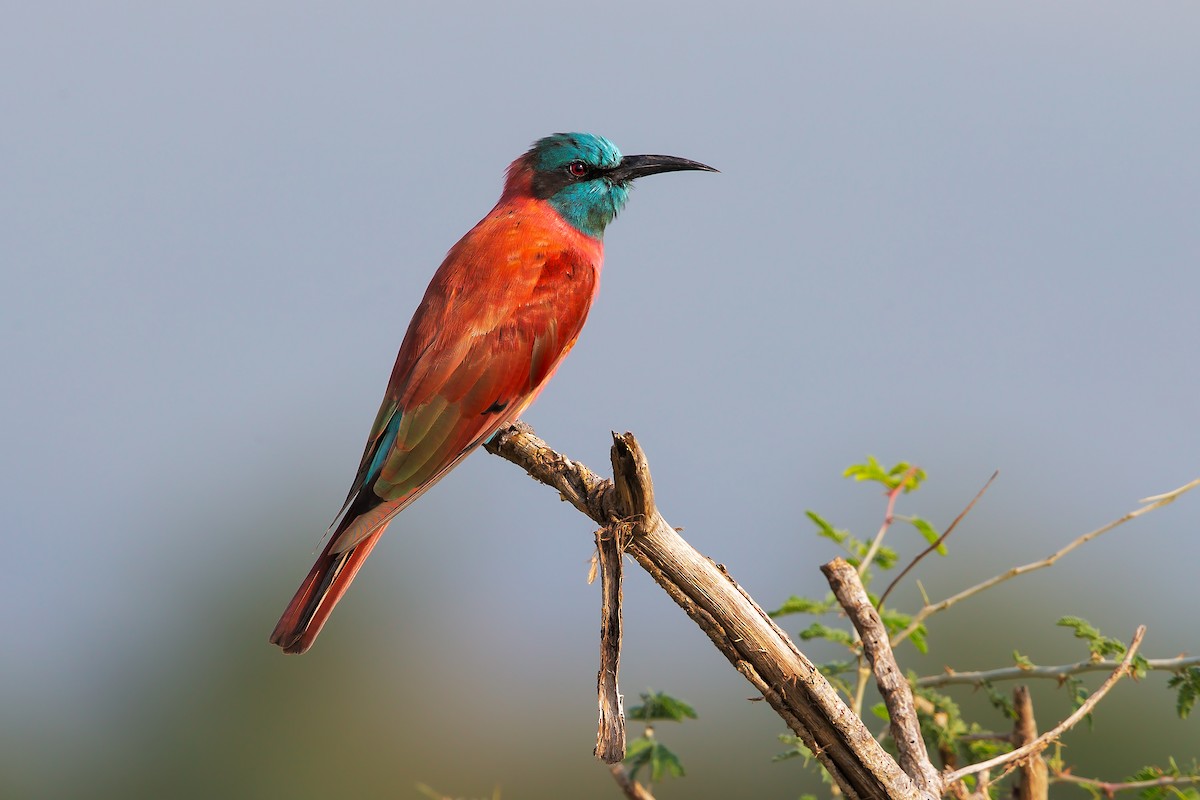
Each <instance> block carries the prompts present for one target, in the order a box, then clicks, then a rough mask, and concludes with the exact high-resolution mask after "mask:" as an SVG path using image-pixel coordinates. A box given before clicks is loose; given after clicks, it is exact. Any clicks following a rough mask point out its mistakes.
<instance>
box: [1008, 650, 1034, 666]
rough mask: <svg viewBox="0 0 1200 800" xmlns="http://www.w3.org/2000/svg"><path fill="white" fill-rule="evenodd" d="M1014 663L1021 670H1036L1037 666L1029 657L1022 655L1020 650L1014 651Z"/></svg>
mask: <svg viewBox="0 0 1200 800" xmlns="http://www.w3.org/2000/svg"><path fill="white" fill-rule="evenodd" d="M1013 663H1014V664H1016V665H1017V666H1018V667H1020V668H1021V669H1034V668H1035V667H1036V666H1037V665H1036V664H1034V663H1033V662H1032V661H1031V660H1030V659H1029V656H1026V655H1022V654H1021V653H1020V651H1018V650H1013Z"/></svg>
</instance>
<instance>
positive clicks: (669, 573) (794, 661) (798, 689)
mask: <svg viewBox="0 0 1200 800" xmlns="http://www.w3.org/2000/svg"><path fill="white" fill-rule="evenodd" d="M485 448H486V449H487V450H488V452H491V453H493V454H495V455H499V456H501V457H502V458H505V459H507V460H508V461H512V462H513V463H514V464H517V465H518V466H520V467H521V468H522V469H524V470H525V471H526V472H528V473H529V474H530V475H531V476H532V477H533V478H535V479H536V480H539V481H541V482H542V483H545V484H546V485H548V486H551V487H553V488H555V489H557V490H558V491H559V493H560V494H561V496H562V497H563V499H564V500H567V501H568V502H570V503H571V504H572V505H574V506H575V507H576V508H577V509H579V510H580V511H582V512H583V513H584V514H586V515H587V516H589V517H590V518H591V519H592V520H594V521H595V522H597V523H598V524H600V525H602V526H607V525H610V524H612V523H614V522H618V523H620V522H625V523H630V524H632V526H633V528H634V536H633V537H632V539H631V542H630V544H629V547H628V552H629V554H630V555H631V556H633V558H634V559H635V560H636V561H637V562H638V564H639V565H641V566H642V568H643V569H645V570H646V571H647V572H648V573H649V574H650V576H651V577H652V578H653V579H654V580H655V582H657V583H658V584H659V585H660V586H662V588H663V589H664V590H665V591H666V592H667V594H668V595H670V597H671V598H672V599H674V600H675V602H676V603H678V604H679V606H680V607H681V608H683V609H684V611H685V612H686V613H687V614H688V616H689V617H691V618H692V620H693V621H694V622H696V624H697V625H699V626H700V628H701V629H702V630H704V632H705V633H706V634H708V636H709V638H710V639H711V640H712V642H713V644H715V645H716V647H717V649H718V650H720V651H721V653H723V654H724V655H725V657H726V658H727V659H728V660H729V662H730V663H731V664H733V666H734V667H735V668H736V669H737V670H738V671H739V672H741V673H742V675H744V676H745V677H746V679H747V680H749V681H750V682H751V683H752V684H754V686H755V687H756V688H757V689H758V690H759V691H760V692H761V693H762V695H763V697H764V698H765V699H766V700H767V702H768V703H770V704H771V706H772V707H773V708H774V709H775V710H776V712H777V713H778V714H779V716H780V717H781V718H782V719H783V720H784V722H785V723H787V725H788V727H789V728H791V729H792V730H793V731H794V732H795V733H796V734H797V736H799V737H800V739H801V741H803V742H804V744H805V746H807V747H808V748H809V749H810V750H811V751H812V752H813V753H814V754H815V755H816V757H817V758H818V759H819V760H820V762H821V764H822V765H823V766H824V767H825V768H826V769H827V770H828V771H829V773H830V775H831V776H832V777H833V779H834V781H835V782H836V783H837V784H838V786H839V787H840V788H841V789H842V791H843V792H844V793H845V795H846V796H847V797H848V798H851V799H852V800H853V799H854V798H863V799H864V800H866V799H867V798H871V799H872V800H883V798H890V800H908V799H911V800H916V798H928V797H931V796H936V794H937V793H936V792H935V793H932V795H931V794H929V793H925V792H922V791H920V790H919V789H918V787H917V785H916V784H915V783H914V782H913V780H912V779H911V778H909V777H908V776H907V775H906V774H905V773H904V772H903V770H901V769H900V767H899V765H898V764H897V763H896V762H895V761H894V760H893V759H892V758H891V756H889V755H888V754H887V752H886V751H884V749H883V748H882V747H881V746H880V745H879V743H878V742H877V741H875V738H874V737H873V736H871V734H870V732H869V731H868V730H867V729H866V727H865V726H864V725H863V723H862V721H861V720H860V719H859V718H858V717H857V716H855V715H854V713H853V712H852V711H851V710H850V709H849V708H848V707H847V706H846V704H845V703H844V702H842V700H841V698H840V697H838V695H837V692H836V691H835V690H834V688H833V687H832V686H830V684H829V682H828V681H827V680H825V678H824V676H822V675H821V673H820V672H818V671H817V669H816V667H815V666H813V664H812V662H811V661H809V660H808V658H806V657H805V656H804V655H803V654H802V653H801V652H800V651H799V650H798V649H797V648H796V646H795V644H793V643H792V641H791V640H790V639H789V638H788V637H787V635H786V634H785V633H784V632H783V630H782V629H781V628H779V626H778V625H776V624H775V622H774V621H773V620H771V619H770V617H768V616H767V615H766V613H765V612H764V611H763V610H762V608H760V607H759V605H758V604H757V603H755V602H754V601H753V600H752V599H751V598H750V596H749V595H748V594H746V593H745V592H743V591H742V590H741V588H740V587H739V586H738V585H737V584H736V583H735V582H734V581H733V579H732V578H730V577H729V574H728V573H727V572H726V571H725V569H724V568H723V567H720V566H718V565H717V564H715V563H713V562H712V561H711V560H710V559H708V558H705V557H704V556H702V555H701V554H700V553H698V552H696V550H695V549H693V548H692V547H691V546H690V545H689V544H688V543H687V542H685V541H684V540H683V538H682V537H680V536H679V534H678V533H677V532H676V531H675V529H674V528H673V527H672V526H671V525H669V524H668V523H667V521H666V520H665V519H663V517H662V515H661V514H660V513H659V512H658V510H657V508H656V507H655V506H654V493H653V484H652V483H651V481H650V473H649V468H648V466H647V465H646V459H645V456H644V455H643V453H642V451H641V448H640V447H639V446H638V444H637V441H636V440H635V439H634V437H633V436H632V435H631V434H624V435H616V434H614V436H613V450H614V452H613V463H614V468H615V470H616V477H617V485H618V486H620V487H621V488H620V489H617V488H614V486H613V484H612V483H611V482H609V481H605V480H603V479H601V478H599V477H598V476H596V474H595V473H593V472H592V471H591V470H589V469H587V467H584V466H583V465H582V464H579V463H577V462H574V461H571V460H570V459H568V458H566V457H564V456H562V455H560V454H559V453H556V452H555V451H554V450H552V449H551V448H550V447H549V446H548V445H547V444H546V443H545V442H543V441H542V440H541V439H539V438H537V436H535V435H534V433H533V431H532V429H530V428H529V427H528V426H527V425H524V424H522V423H517V424H516V425H513V426H510V427H508V428H505V429H503V430H501V431H500V432H499V433H498V434H497V435H496V436H495V437H493V438H492V439H491V440H490V441H489V442H488V443H487V444H486V445H485Z"/></svg>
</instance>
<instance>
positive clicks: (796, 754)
mask: <svg viewBox="0 0 1200 800" xmlns="http://www.w3.org/2000/svg"><path fill="white" fill-rule="evenodd" d="M779 741H781V742H783V743H784V744H789V745H791V746H792V749H791V750H784V751H783V752H782V753H777V754H775V755H774V756H772V757H771V760H772V761H787V760H788V759H790V758H803V759H804V764H805V766H808V762H810V761H812V758H813V754H812V751H811V750H809V749H808V747H806V746H805V744H804V740H803V739H801V738H800V737H799V736H792V735H791V734H787V733H781V734H779Z"/></svg>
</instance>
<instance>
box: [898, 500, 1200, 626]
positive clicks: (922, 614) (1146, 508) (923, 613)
mask: <svg viewBox="0 0 1200 800" xmlns="http://www.w3.org/2000/svg"><path fill="white" fill-rule="evenodd" d="M1197 486H1200V478H1197V479H1196V480H1194V481H1192V482H1191V483H1188V484H1185V485H1184V486H1180V487H1179V488H1178V489H1175V490H1173V491H1170V492H1166V493H1165V494H1158V495H1154V496H1153V497H1146V498H1144V499H1142V500H1141V502H1142V503H1145V505H1143V506H1142V507H1141V508H1136V509H1134V510H1133V511H1130V512H1129V513H1127V514H1125V515H1123V516H1121V517H1119V518H1117V519H1115V520H1113V521H1112V522H1110V523H1108V524H1107V525H1102V526H1101V527H1099V528H1096V529H1095V530H1094V531H1089V532H1088V533H1085V534H1083V535H1082V536H1080V537H1078V538H1076V539H1074V540H1073V541H1072V542H1070V543H1069V544H1067V545H1066V546H1065V547H1063V548H1062V549H1061V550H1057V551H1056V552H1054V553H1053V554H1051V555H1049V556H1047V557H1046V558H1044V559H1042V560H1041V561H1034V562H1032V563H1029V564H1025V565H1024V566H1021V567H1013V568H1012V569H1010V570H1007V571H1005V572H1002V573H1000V574H999V575H995V576H993V577H991V578H988V579H987V580H986V581H983V582H982V583H977V584H975V585H974V586H972V587H970V588H968V589H963V590H962V591H961V592H959V593H958V594H956V595H954V596H952V597H948V598H946V599H945V600H942V601H941V602H939V603H934V604H932V605H930V604H928V603H926V604H925V606H924V607H923V608H922V609H921V610H920V611H918V612H917V613H916V614H915V615H914V616H913V619H912V622H910V623H909V625H908V627H907V628H905V629H904V630H902V631H900V632H899V633H897V634H896V635H895V636H893V637H892V647H895V646H896V645H898V644H899V643H900V642H902V641H904V640H905V639H907V638H908V637H909V636H911V635H912V633H913V631H915V630H917V628H919V627H920V626H921V623H923V622H924V621H925V620H926V619H927V618H928V617H929V616H930V615H932V614H936V613H938V612H939V611H945V610H946V609H947V608H949V607H950V606H952V605H955V604H956V603H960V602H962V601H963V600H966V599H967V598H968V597H972V596H974V595H977V594H979V593H980V592H982V591H984V590H986V589H990V588H992V587H993V586H995V585H996V584H998V583H1003V582H1004V581H1006V580H1009V579H1010V578H1015V577H1017V576H1018V575H1024V574H1025V573H1027V572H1033V571H1034V570H1038V569H1042V568H1043V567H1049V566H1052V565H1053V564H1054V563H1055V562H1056V561H1058V560H1059V559H1060V558H1062V557H1063V556H1065V555H1066V554H1067V553H1070V552H1071V551H1072V550H1074V549H1075V548H1077V547H1080V546H1081V545H1084V544H1086V543H1087V542H1090V541H1091V540H1092V539H1095V538H1096V537H1097V536H1100V535H1101V534H1104V533H1108V532H1109V531H1111V530H1112V529H1113V528H1116V527H1117V526H1119V525H1123V524H1125V523H1126V522H1129V521H1130V520H1132V519H1136V518H1137V517H1140V516H1142V515H1143V514H1147V513H1149V512H1151V511H1154V510H1155V509H1159V508H1162V507H1163V506H1165V505H1167V504H1168V503H1172V502H1174V501H1175V500H1177V499H1178V498H1179V497H1180V496H1181V495H1182V494H1184V493H1185V492H1189V491H1191V490H1192V489H1195V488H1196V487H1197Z"/></svg>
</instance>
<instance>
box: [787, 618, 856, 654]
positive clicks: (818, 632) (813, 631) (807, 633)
mask: <svg viewBox="0 0 1200 800" xmlns="http://www.w3.org/2000/svg"><path fill="white" fill-rule="evenodd" d="M800 638H801V639H803V640H804V641H806V642H807V641H811V640H813V639H828V640H829V641H831V642H837V643H838V644H844V645H846V646H847V647H850V648H853V647H854V646H855V644H854V637H853V636H851V635H850V632H849V631H844V630H841V629H840V628H831V627H829V626H828V625H822V624H821V623H819V622H814V623H813V624H812V625H809V626H808V627H807V628H805V629H804V630H802V631H800Z"/></svg>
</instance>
